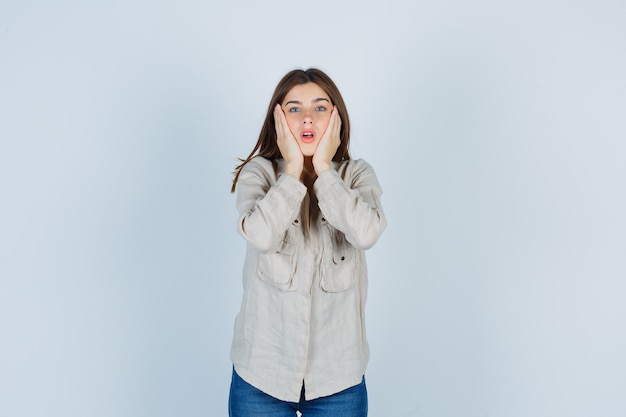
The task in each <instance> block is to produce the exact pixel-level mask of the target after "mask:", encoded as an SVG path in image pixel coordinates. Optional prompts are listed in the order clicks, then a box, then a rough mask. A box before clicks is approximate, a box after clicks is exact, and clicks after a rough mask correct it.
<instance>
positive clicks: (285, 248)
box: [231, 157, 386, 402]
mask: <svg viewBox="0 0 626 417" xmlns="http://www.w3.org/2000/svg"><path fill="white" fill-rule="evenodd" d="M284 168H285V163H284V161H283V160H278V161H274V162H272V161H269V160H267V159H264V158H262V157H256V158H253V159H252V160H251V161H250V162H248V163H247V164H246V165H245V166H244V168H243V169H242V171H241V174H240V176H239V180H238V184H237V185H238V193H237V209H238V211H239V215H240V217H239V221H238V230H239V232H240V233H241V235H242V236H243V237H244V238H245V240H246V241H247V251H246V258H245V262H244V267H243V300H242V303H241V310H240V312H239V314H238V315H237V317H236V319H235V327H234V337H233V343H232V348H231V359H232V361H233V364H234V366H235V370H236V371H237V373H238V374H239V375H240V376H241V377H242V378H243V379H244V380H245V381H247V382H248V383H249V384H251V385H253V386H255V387H256V388H258V389H260V390H261V391H263V392H265V393H267V394H269V395H271V396H273V397H275V398H278V399H281V400H283V401H291V402H297V401H298V400H299V399H300V394H301V390H302V386H303V384H304V386H305V387H306V389H305V396H306V399H307V400H310V399H314V398H318V397H324V396H328V395H331V394H334V393H337V392H340V391H342V390H344V389H346V388H349V387H351V386H354V385H357V384H358V383H360V382H361V379H362V376H363V375H364V373H365V369H366V366H367V362H368V360H369V347H368V344H367V339H366V335H365V322H364V319H365V317H364V311H365V301H366V298H367V280H368V277H367V268H366V263H365V253H364V250H365V249H368V248H369V247H371V246H372V245H373V244H374V243H375V242H376V240H377V239H378V237H379V236H380V234H381V233H382V231H383V230H384V229H385V226H386V219H385V216H384V214H383V211H382V208H381V205H380V196H381V193H382V191H381V188H380V186H379V184H378V180H377V179H376V175H375V174H374V170H373V169H372V167H371V166H370V165H369V164H367V163H366V162H365V161H363V160H349V161H343V162H333V164H332V169H328V170H326V171H324V172H322V173H321V174H320V175H319V177H318V178H317V179H316V180H315V183H314V184H313V190H312V191H313V194H312V195H310V193H307V187H306V186H305V185H304V184H302V183H301V182H300V181H298V180H297V179H296V178H294V177H292V176H290V175H288V174H285V173H284Z"/></svg>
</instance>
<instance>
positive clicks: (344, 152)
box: [230, 68, 350, 193]
mask: <svg viewBox="0 0 626 417" xmlns="http://www.w3.org/2000/svg"><path fill="white" fill-rule="evenodd" d="M306 83H315V84H317V85H318V86H320V88H321V89H322V90H324V92H325V93H326V94H328V97H330V100H331V102H332V104H333V105H335V106H337V111H338V112H339V116H340V117H341V132H340V134H339V138H340V140H341V143H340V144H339V147H338V148H337V152H336V153H335V156H334V157H333V161H345V160H347V159H350V153H349V151H348V148H349V145H350V119H349V118H348V109H347V108H346V104H345V103H344V101H343V98H342V97H341V93H340V92H339V89H338V88H337V86H336V85H335V83H334V82H333V80H331V79H330V77H329V76H328V75H326V74H325V73H324V72H323V71H321V70H319V69H316V68H309V69H307V70H301V69H297V70H293V71H290V72H288V73H287V74H286V75H285V76H284V77H283V78H282V79H281V80H280V82H279V83H278V85H277V86H276V89H275V90H274V95H273V96H272V100H271V101H270V104H269V106H268V108H267V113H266V115H265V121H264V122H263V127H262V128H261V133H260V134H259V140H258V141H257V143H256V145H254V149H252V152H250V155H248V157H247V158H246V159H239V160H240V161H241V164H240V165H238V166H237V168H235V172H234V174H235V178H234V179H233V186H232V188H231V189H230V192H231V193H232V192H235V187H236V186H237V180H238V179H239V174H240V173H241V169H242V168H243V167H244V166H245V165H246V164H247V163H248V162H250V160H251V159H252V158H254V157H255V156H262V157H264V158H266V159H269V160H270V161H273V162H275V161H276V160H277V159H279V158H282V155H281V154H280V150H279V149H278V144H277V142H276V127H275V122H274V107H275V106H276V104H282V101H283V100H284V99H285V96H286V95H287V93H289V91H291V89H292V88H293V87H295V86H297V85H300V84H306ZM257 151H258V152H257Z"/></svg>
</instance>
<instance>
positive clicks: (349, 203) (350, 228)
mask: <svg viewBox="0 0 626 417" xmlns="http://www.w3.org/2000/svg"><path fill="white" fill-rule="evenodd" d="M350 165H351V166H350ZM314 189H315V195H316V196H317V199H318V205H319V207H320V210H321V211H322V214H323V215H324V218H325V219H326V221H327V222H329V223H330V224H331V225H332V226H333V227H334V228H336V229H337V230H339V231H341V232H343V233H344V234H345V236H346V239H347V240H348V242H350V243H351V244H352V245H354V246H355V247H356V248H358V249H369V248H370V247H372V246H373V245H374V243H376V241H377V240H378V238H379V237H380V235H381V234H382V232H383V230H385V227H386V226H387V220H386V218H385V215H384V213H383V210H382V207H381V203H380V197H381V194H382V189H381V188H380V185H379V184H378V179H377V178H376V174H375V173H374V169H373V168H372V167H371V166H370V165H369V164H368V163H367V162H365V161H363V160H356V161H351V162H350V164H349V167H348V168H347V169H346V171H345V172H344V173H343V175H342V174H340V173H339V172H337V171H336V170H334V169H328V170H326V171H324V172H322V173H321V174H320V176H319V177H318V178H317V180H316V181H315V184H314Z"/></svg>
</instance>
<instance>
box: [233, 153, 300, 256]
mask: <svg viewBox="0 0 626 417" xmlns="http://www.w3.org/2000/svg"><path fill="white" fill-rule="evenodd" d="M258 159H259V158H255V159H253V160H251V161H250V162H248V163H247V164H246V165H245V166H244V168H243V170H242V172H241V175H240V176H239V180H238V183H237V186H238V192H237V210H238V212H239V221H238V225H237V228H238V230H239V233H241V235H242V236H243V237H244V239H246V240H247V241H248V242H250V243H251V244H252V245H253V246H254V247H256V248H257V249H258V250H259V251H262V252H271V251H275V250H278V248H279V247H280V245H281V243H282V240H283V239H284V236H285V232H286V231H287V228H288V227H289V225H290V224H291V222H292V221H293V220H294V219H295V218H296V217H297V216H298V214H299V213H300V206H301V204H302V200H303V199H304V196H305V194H306V186H304V184H302V183H301V182H300V181H298V180H297V179H295V178H293V177H292V176H291V175H287V174H283V175H281V176H280V177H279V178H278V180H275V175H276V174H275V172H274V168H273V166H272V164H271V162H270V161H267V160H262V162H261V161H259V160H258Z"/></svg>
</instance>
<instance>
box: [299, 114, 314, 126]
mask: <svg viewBox="0 0 626 417" xmlns="http://www.w3.org/2000/svg"><path fill="white" fill-rule="evenodd" d="M302 123H304V124H305V125H306V124H307V123H308V124H312V123H313V115H312V114H311V112H309V111H307V112H305V113H304V115H303V116H302Z"/></svg>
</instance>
